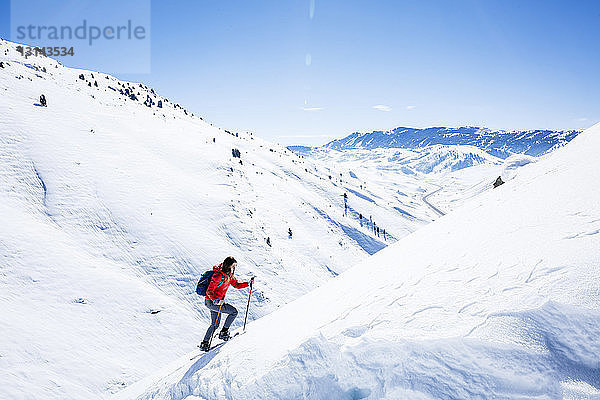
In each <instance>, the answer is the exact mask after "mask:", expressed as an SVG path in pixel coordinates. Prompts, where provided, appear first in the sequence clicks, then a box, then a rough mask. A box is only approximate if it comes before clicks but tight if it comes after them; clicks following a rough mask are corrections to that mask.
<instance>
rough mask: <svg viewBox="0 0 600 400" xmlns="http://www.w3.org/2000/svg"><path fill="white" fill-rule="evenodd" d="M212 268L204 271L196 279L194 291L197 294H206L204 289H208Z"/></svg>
mask: <svg viewBox="0 0 600 400" xmlns="http://www.w3.org/2000/svg"><path fill="white" fill-rule="evenodd" d="M214 272H215V271H214V270H212V269H211V270H210V271H206V272H205V273H203V274H202V276H201V277H200V280H199V281H198V285H197V286H196V293H197V294H198V295H199V296H206V290H207V289H208V285H209V284H210V280H211V279H212V276H213V273H214Z"/></svg>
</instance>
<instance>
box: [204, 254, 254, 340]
mask: <svg viewBox="0 0 600 400" xmlns="http://www.w3.org/2000/svg"><path fill="white" fill-rule="evenodd" d="M236 266H237V261H236V260H235V258H233V257H231V256H229V257H227V258H226V259H225V260H224V261H223V262H222V263H221V264H219V265H215V266H214V267H213V271H214V273H213V275H212V278H211V280H210V283H209V284H208V289H207V290H206V297H205V300H204V305H205V306H206V308H208V309H209V310H210V316H211V324H210V326H209V327H208V329H207V330H206V334H205V335H204V340H203V341H202V343H200V349H201V350H204V351H208V350H209V349H210V343H209V340H210V338H211V337H212V335H213V333H214V331H215V330H216V328H217V327H218V326H219V323H220V320H221V314H227V318H226V319H225V324H224V325H223V329H221V332H219V339H222V340H229V339H230V338H231V336H229V327H230V326H231V324H232V323H233V320H234V319H235V317H236V316H237V314H238V311H237V309H236V308H235V307H234V306H232V305H231V304H227V303H225V301H224V300H223V299H224V298H225V293H227V289H229V285H231V286H233V287H234V288H236V289H243V288H245V287H248V285H249V284H250V282H242V283H240V282H238V281H237V279H235V276H233V274H234V273H235V267H236ZM253 280H254V278H252V279H251V280H250V281H253Z"/></svg>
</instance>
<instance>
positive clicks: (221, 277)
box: [206, 264, 248, 300]
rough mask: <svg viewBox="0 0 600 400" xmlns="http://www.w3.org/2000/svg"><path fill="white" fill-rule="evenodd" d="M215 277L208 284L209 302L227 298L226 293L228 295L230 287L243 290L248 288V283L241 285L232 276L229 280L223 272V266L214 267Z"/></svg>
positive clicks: (207, 296)
mask: <svg viewBox="0 0 600 400" xmlns="http://www.w3.org/2000/svg"><path fill="white" fill-rule="evenodd" d="M213 271H215V272H214V273H213V276H212V278H211V280H210V283H209V284H208V289H206V298H207V299H208V300H214V299H221V300H223V299H224V298H225V293H227V289H229V285H231V286H233V287H234V288H236V289H243V288H245V287H248V282H244V283H239V282H238V281H237V279H235V276H232V277H231V279H230V278H227V276H226V275H225V274H224V273H223V272H222V271H221V264H219V265H215V266H214V267H213Z"/></svg>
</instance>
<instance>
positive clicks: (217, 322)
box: [208, 301, 225, 349]
mask: <svg viewBox="0 0 600 400" xmlns="http://www.w3.org/2000/svg"><path fill="white" fill-rule="evenodd" d="M223 304H225V302H224V301H223V303H221V305H220V306H219V312H218V313H217V319H216V320H215V329H213V333H212V335H210V340H209V341H208V348H209V349H210V346H211V345H212V340H213V337H215V332H216V331H217V326H218V324H219V316H220V315H221V307H223Z"/></svg>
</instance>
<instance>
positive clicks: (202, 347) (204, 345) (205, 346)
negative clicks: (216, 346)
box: [199, 340, 210, 351]
mask: <svg viewBox="0 0 600 400" xmlns="http://www.w3.org/2000/svg"><path fill="white" fill-rule="evenodd" d="M209 346H210V345H209V344H208V342H207V341H206V340H203V341H202V343H200V346H199V347H200V350H202V351H208V350H210V347H209Z"/></svg>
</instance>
